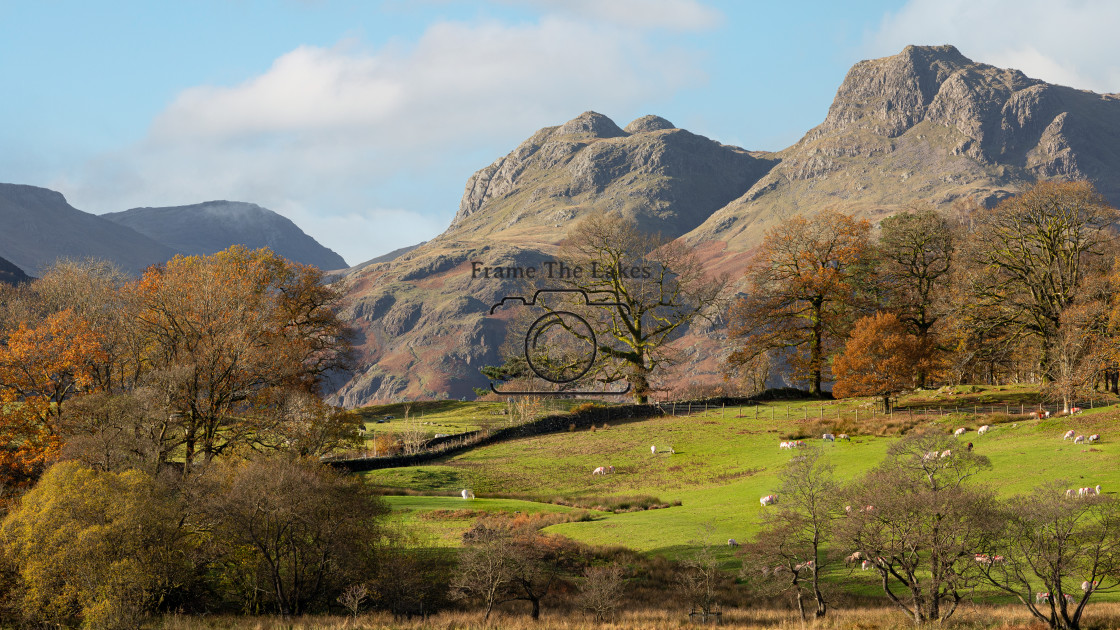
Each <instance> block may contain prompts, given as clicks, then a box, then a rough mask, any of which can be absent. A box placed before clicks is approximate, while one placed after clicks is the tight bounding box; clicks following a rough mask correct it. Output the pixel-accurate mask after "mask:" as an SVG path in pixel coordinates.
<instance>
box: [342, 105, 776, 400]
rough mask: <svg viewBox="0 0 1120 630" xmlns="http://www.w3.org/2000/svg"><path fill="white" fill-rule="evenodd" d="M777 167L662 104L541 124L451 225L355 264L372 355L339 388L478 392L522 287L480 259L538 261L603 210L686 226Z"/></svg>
mask: <svg viewBox="0 0 1120 630" xmlns="http://www.w3.org/2000/svg"><path fill="white" fill-rule="evenodd" d="M771 166H772V161H771V160H769V158H767V157H765V156H764V155H760V154H752V153H750V152H747V151H744V150H743V149H739V148H737V147H729V146H726V145H722V144H720V143H718V142H714V141H712V140H709V139H707V138H704V137H703V136H698V135H696V134H692V133H690V132H688V131H685V130H683V129H677V128H676V127H674V126H673V125H672V124H671V123H670V122H668V121H666V120H664V119H662V118H657V117H655V116H645V117H642V118H639V119H638V120H635V121H634V122H632V123H630V124H629V125H627V126H626V128H625V129H621V128H619V127H618V126H617V125H616V124H615V123H614V122H613V121H611V120H610V119H608V118H607V117H605V116H603V115H601V114H597V113H595V112H585V113H583V114H581V115H580V116H578V117H576V118H574V119H572V120H570V121H568V122H567V123H564V124H563V125H560V126H558V127H546V128H544V129H542V130H540V131H538V132H537V133H535V134H533V136H532V137H531V138H529V139H528V140H526V141H525V142H523V143H522V144H521V145H520V146H519V147H518V148H517V149H515V150H514V151H513V152H511V153H510V154H509V155H507V156H505V157H503V158H500V159H499V160H497V161H496V162H494V163H493V164H491V165H490V166H488V167H486V168H484V169H482V170H480V171H479V172H477V173H475V174H474V175H473V176H472V177H471V178H470V180H469V181H468V182H467V186H466V191H465V192H464V194H463V199H462V201H461V202H460V205H459V213H458V214H457V215H456V217H455V219H454V221H453V222H452V224H451V226H450V227H449V228H448V229H447V231H446V232H444V233H443V234H442V235H440V236H439V237H438V238H436V239H433V240H432V241H431V242H429V243H425V244H423V245H421V246H420V247H418V248H416V249H414V250H412V251H410V252H408V253H406V254H404V255H401V256H399V257H396V258H394V259H393V260H391V261H389V262H387V263H381V264H371V265H368V266H363V267H360V268H358V269H355V270H353V271H352V272H351V273H350V274H348V275H347V276H346V278H345V280H344V282H346V283H347V286H348V291H349V296H350V300H351V307H350V308H349V309H348V311H347V313H346V316H347V317H348V318H349V319H350V320H351V321H352V322H353V323H354V324H355V325H356V327H357V328H358V329H359V330H360V332H361V338H360V340H359V345H358V350H359V356H360V359H359V361H360V365H359V367H358V369H357V370H356V371H355V372H354V373H353V374H347V375H340V376H339V377H338V378H337V380H336V381H335V383H334V385H335V388H336V390H337V393H336V394H335V396H334V400H335V401H336V402H338V403H341V404H344V405H347V406H360V405H363V404H367V403H368V402H370V401H375V400H383V401H389V400H400V399H417V398H441V397H444V396H450V397H451V398H460V397H467V396H469V397H473V396H474V392H473V391H472V389H471V388H472V387H477V386H483V385H485V384H486V382H487V381H486V380H485V379H483V378H482V376H481V374H480V373H479V371H478V369H479V368H480V367H482V366H484V365H488V364H493V363H497V362H499V357H498V353H497V348H498V345H500V344H501V343H502V341H503V339H504V323H503V322H501V321H499V320H497V319H495V318H490V317H487V315H488V313H489V309H490V307H491V306H492V305H493V304H494V303H495V302H498V301H500V300H501V298H502V297H503V296H505V295H510V294H516V293H519V292H520V291H522V289H523V287H521V286H518V285H516V284H510V283H506V282H501V281H494V280H489V281H487V280H483V279H481V278H472V277H471V276H472V274H471V262H472V261H480V262H482V263H483V264H485V265H491V266H495V265H521V266H528V265H538V266H539V265H540V263H541V261H544V260H549V259H550V257H551V256H552V255H553V254H554V253H555V248H556V245H557V244H558V243H559V242H560V241H561V240H562V239H563V238H564V235H565V233H566V230H567V228H568V227H569V226H570V225H572V224H573V223H574V222H575V221H578V220H579V218H580V217H582V216H584V215H585V214H586V213H588V212H592V211H618V212H621V213H623V214H624V215H627V216H630V217H632V218H634V219H635V220H636V221H637V222H638V223H639V225H640V226H642V227H643V228H644V229H646V230H649V231H658V232H662V233H665V234H668V235H671V236H674V237H676V236H680V235H681V234H684V233H685V232H686V231H687V230H689V229H691V228H693V227H695V226H697V225H699V224H700V223H701V222H703V220H704V219H705V218H706V217H707V216H708V215H709V214H710V213H712V212H714V211H715V210H716V209H718V208H719V207H721V206H722V205H723V204H725V203H727V202H728V201H730V200H732V199H734V198H736V197H737V196H739V195H741V194H742V192H743V191H745V190H747V189H748V188H749V187H750V186H751V184H753V183H754V182H755V181H756V180H757V179H758V178H759V177H761V176H762V175H763V174H764V173H765V172H766V171H767V170H768V169H769V168H770V167H771Z"/></svg>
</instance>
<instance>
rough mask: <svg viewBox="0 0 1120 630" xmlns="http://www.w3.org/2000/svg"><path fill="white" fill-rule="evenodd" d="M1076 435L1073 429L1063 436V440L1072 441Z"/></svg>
mask: <svg viewBox="0 0 1120 630" xmlns="http://www.w3.org/2000/svg"><path fill="white" fill-rule="evenodd" d="M1075 435H1077V433H1075V432H1074V430H1073V429H1070V430H1069V431H1066V434H1065V435H1063V436H1062V439H1063V440H1072V439H1073V436H1075Z"/></svg>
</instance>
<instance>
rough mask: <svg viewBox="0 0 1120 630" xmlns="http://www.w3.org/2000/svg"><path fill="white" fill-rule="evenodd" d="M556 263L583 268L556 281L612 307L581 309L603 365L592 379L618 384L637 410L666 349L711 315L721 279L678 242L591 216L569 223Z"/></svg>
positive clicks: (612, 218) (667, 356) (667, 357)
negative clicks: (627, 389)
mask: <svg viewBox="0 0 1120 630" xmlns="http://www.w3.org/2000/svg"><path fill="white" fill-rule="evenodd" d="M560 257H561V260H565V261H567V263H566V264H568V265H571V266H573V267H575V266H578V267H580V268H581V269H582V273H581V275H580V277H571V278H565V279H562V281H563V282H564V283H565V284H566V285H567V286H569V287H572V288H576V289H582V290H584V291H586V292H587V293H588V294H589V295H590V296H592V298H593V299H595V300H597V301H610V302H614V303H616V304H617V306H613V307H595V308H589V309H583V310H582V312H585V313H588V314H589V316H590V317H591V318H592V319H591V320H590V321H593V322H594V323H595V326H596V330H595V332H596V334H600V333H605V334H604V335H602V336H603V337H605V339H603V340H600V342H599V343H598V347H597V350H598V352H599V353H600V354H601V355H602V356H603V357H604V358H606V359H607V361H606V362H604V363H603V364H602V365H601V368H602V371H601V372H600V373H599V374H598V376H597V378H598V379H599V380H601V381H604V382H614V381H617V380H621V379H625V380H626V381H627V382H628V383H629V384H630V386H631V387H632V390H633V395H634V399H635V400H636V401H637V402H639V403H644V402H646V401H647V400H648V397H649V392H650V376H651V375H652V374H653V372H654V371H655V370H657V369H658V368H659V367H661V366H663V365H668V364H671V363H673V362H674V356H673V354H672V353H671V352H670V349H669V343H670V342H671V341H672V340H673V339H674V338H676V337H677V336H679V335H680V334H681V333H683V332H684V330H686V329H687V328H688V327H689V325H690V324H692V323H693V322H696V321H697V320H703V319H708V318H711V317H712V316H713V315H714V314H715V312H716V311H717V310H718V305H719V300H720V296H721V294H722V293H723V291H724V288H725V287H726V286H727V277H726V276H721V277H718V278H711V277H708V276H707V275H706V274H705V273H704V270H703V269H702V267H701V265H700V262H699V260H698V259H697V258H696V256H695V254H694V253H693V252H692V251H691V250H690V249H689V248H688V247H687V246H685V245H684V244H682V243H681V242H680V241H673V240H670V239H667V238H665V237H663V236H661V235H659V234H647V233H645V232H642V231H641V230H640V229H639V228H638V226H637V225H636V224H635V223H633V222H631V221H627V220H626V219H623V218H622V217H620V216H616V215H610V214H592V215H590V216H588V217H587V218H586V219H584V220H583V221H581V222H580V223H578V224H576V225H575V226H574V227H573V228H572V229H571V230H570V231H569V232H568V234H567V237H566V239H565V241H564V243H563V245H562V246H561V249H560Z"/></svg>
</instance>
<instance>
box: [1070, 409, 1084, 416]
mask: <svg viewBox="0 0 1120 630" xmlns="http://www.w3.org/2000/svg"><path fill="white" fill-rule="evenodd" d="M1075 413H1081V407H1070V408H1069V415H1071V416H1072V415H1073V414H1075Z"/></svg>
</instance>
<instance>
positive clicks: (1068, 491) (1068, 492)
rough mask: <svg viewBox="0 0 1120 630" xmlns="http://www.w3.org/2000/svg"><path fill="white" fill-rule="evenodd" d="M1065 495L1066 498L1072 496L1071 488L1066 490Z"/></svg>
mask: <svg viewBox="0 0 1120 630" xmlns="http://www.w3.org/2000/svg"><path fill="white" fill-rule="evenodd" d="M1066 497H1067V498H1073V488H1070V489H1069V490H1066Z"/></svg>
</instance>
